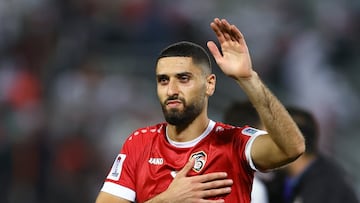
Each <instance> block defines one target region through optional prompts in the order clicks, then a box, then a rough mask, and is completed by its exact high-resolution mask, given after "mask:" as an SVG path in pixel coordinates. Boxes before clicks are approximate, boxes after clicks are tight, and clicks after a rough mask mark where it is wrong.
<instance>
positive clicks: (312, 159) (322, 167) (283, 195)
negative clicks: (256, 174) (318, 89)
mask: <svg viewBox="0 0 360 203" xmlns="http://www.w3.org/2000/svg"><path fill="white" fill-rule="evenodd" d="M287 110H288V111H289V113H290V115H291V116H292V118H293V119H294V121H295V122H296V123H297V125H298V126H299V128H300V130H301V132H302V133H303V135H304V137H305V144H306V150H305V153H304V154H303V155H302V156H300V157H299V158H298V159H297V160H295V161H294V162H292V163H290V164H288V165H287V166H286V167H284V168H283V169H281V170H278V172H276V173H275V174H274V177H273V178H272V179H271V180H269V181H268V182H267V183H266V184H267V186H268V192H269V197H270V203H320V202H326V203H339V202H346V203H358V202H359V200H358V199H357V197H356V193H355V190H354V188H353V187H352V185H351V182H348V181H349V176H348V174H346V172H345V171H344V170H343V169H342V168H341V166H339V165H338V164H337V163H336V161H335V160H333V159H331V158H330V157H328V156H327V155H323V154H322V153H320V152H319V150H318V136H319V128H318V123H317V121H316V120H315V118H314V116H313V115H312V114H311V113H310V112H309V111H307V110H305V109H302V108H299V107H296V106H288V107H287Z"/></svg>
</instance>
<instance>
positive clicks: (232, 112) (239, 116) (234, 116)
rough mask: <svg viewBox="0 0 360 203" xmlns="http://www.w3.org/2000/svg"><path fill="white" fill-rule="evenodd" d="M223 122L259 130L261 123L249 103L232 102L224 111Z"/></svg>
mask: <svg viewBox="0 0 360 203" xmlns="http://www.w3.org/2000/svg"><path fill="white" fill-rule="evenodd" d="M223 121H224V122H225V123H227V124H230V125H234V126H239V127H243V126H246V125H248V126H251V127H256V128H259V127H260V125H261V121H260V118H259V115H258V113H257V111H256V110H255V108H254V106H253V105H252V103H251V102H250V101H234V102H232V103H231V104H230V105H229V106H228V108H227V109H226V110H225V113H224V118H223Z"/></svg>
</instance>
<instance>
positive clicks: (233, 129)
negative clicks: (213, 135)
mask: <svg viewBox="0 0 360 203" xmlns="http://www.w3.org/2000/svg"><path fill="white" fill-rule="evenodd" d="M215 131H216V132H221V131H223V132H224V133H230V134H241V135H246V136H257V135H263V134H267V132H266V131H264V130H260V129H257V128H253V127H250V126H233V125H230V124H226V123H222V122H216V126H215Z"/></svg>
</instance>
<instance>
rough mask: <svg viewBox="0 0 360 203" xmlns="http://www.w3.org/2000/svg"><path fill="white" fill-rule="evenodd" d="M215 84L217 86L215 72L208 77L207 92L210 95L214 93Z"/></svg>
mask: <svg viewBox="0 0 360 203" xmlns="http://www.w3.org/2000/svg"><path fill="white" fill-rule="evenodd" d="M215 86H216V76H215V74H210V75H209V76H207V78H206V94H207V95H208V96H211V95H213V94H214V92H215Z"/></svg>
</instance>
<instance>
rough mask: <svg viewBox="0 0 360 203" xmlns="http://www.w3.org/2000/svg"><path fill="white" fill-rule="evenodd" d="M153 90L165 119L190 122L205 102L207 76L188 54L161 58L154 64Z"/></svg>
mask: <svg viewBox="0 0 360 203" xmlns="http://www.w3.org/2000/svg"><path fill="white" fill-rule="evenodd" d="M156 79H157V94H158V97H159V100H160V104H161V107H162V110H163V113H164V117H165V120H166V121H167V122H168V123H170V124H171V125H187V124H190V123H191V122H192V121H193V120H194V119H195V118H196V117H197V116H198V115H199V114H201V113H202V112H203V110H204V108H205V107H206V106H207V98H208V95H211V94H212V92H211V94H209V91H207V89H209V88H208V87H207V86H208V84H209V83H208V82H207V77H206V76H205V75H204V74H203V72H202V69H201V68H200V67H197V66H196V65H194V64H193V63H192V58H191V57H165V58H161V59H160V60H159V61H158V63H157V67H156Z"/></svg>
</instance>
